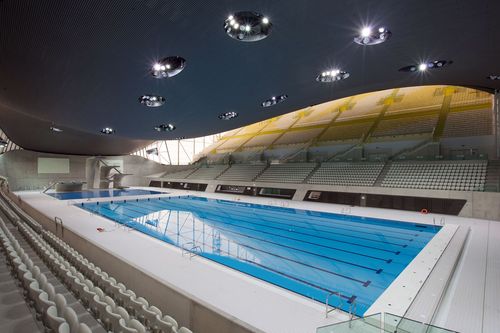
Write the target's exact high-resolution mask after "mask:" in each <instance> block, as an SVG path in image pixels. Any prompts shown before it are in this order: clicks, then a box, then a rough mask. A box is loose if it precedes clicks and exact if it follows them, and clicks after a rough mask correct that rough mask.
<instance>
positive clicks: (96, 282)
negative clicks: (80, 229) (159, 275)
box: [0, 191, 192, 333]
mask: <svg viewBox="0 0 500 333" xmlns="http://www.w3.org/2000/svg"><path fill="white" fill-rule="evenodd" d="M7 203H8V205H7ZM0 209H1V210H2V211H3V212H4V214H6V216H7V217H8V218H9V219H10V221H11V222H12V223H13V224H14V225H15V226H16V227H17V228H18V229H19V230H20V232H21V234H22V236H23V237H24V238H26V240H27V241H28V243H29V244H30V246H31V247H32V248H33V249H34V250H35V251H36V252H37V253H38V255H39V256H40V257H41V258H42V260H43V261H44V262H45V264H46V265H47V267H48V268H49V269H50V270H51V271H52V272H53V273H54V275H55V276H56V277H57V278H58V279H59V280H60V281H62V282H63V283H64V284H65V285H66V287H67V288H68V289H69V290H70V291H71V292H72V293H73V295H75V297H76V298H77V299H78V300H79V301H80V302H81V303H82V304H83V305H84V306H85V307H86V308H87V309H88V310H89V311H90V312H91V313H92V314H93V315H94V317H95V318H98V319H99V322H100V323H101V324H102V325H103V326H104V328H105V329H106V330H108V331H113V332H128V333H134V332H135V333H142V332H158V333H192V332H191V331H190V330H189V329H187V328H185V327H179V326H178V324H177V322H176V321H175V319H173V318H172V317H170V316H169V315H165V314H163V313H162V312H161V311H160V310H159V309H158V308H156V307H155V306H152V305H150V304H149V303H148V301H147V300H146V299H144V298H142V297H137V296H136V294H135V292H134V291H132V290H130V289H127V288H126V287H125V285H124V284H123V283H120V282H118V281H116V279H115V278H113V277H111V276H109V274H107V273H106V272H105V271H103V270H102V269H101V268H100V267H98V266H96V265H94V264H93V263H92V262H90V261H89V260H88V259H86V258H85V257H84V256H82V255H81V254H80V253H78V252H77V251H75V250H74V249H73V248H71V247H70V246H69V245H68V244H66V243H65V242H64V241H62V240H61V239H59V238H58V237H57V236H55V235H54V234H52V233H51V232H49V231H46V230H43V228H42V226H41V225H40V224H39V223H37V222H36V221H35V220H33V219H32V218H26V214H25V213H24V212H22V210H21V209H20V208H19V207H18V206H17V205H16V204H15V203H14V202H13V201H12V200H10V198H8V197H7V196H6V195H5V194H4V193H3V192H1V191H0ZM19 212H22V213H21V214H20V215H21V218H20V217H19V215H18V213H19ZM4 226H5V224H1V223H0V227H2V230H3V233H4V234H6V235H7V236H8V230H7V231H6V228H4ZM0 236H1V234H0ZM8 238H9V239H10V242H11V243H13V244H14V248H16V247H15V244H16V243H15V239H14V240H12V238H13V237H12V238H11V237H8ZM2 239H3V238H2ZM18 256H19V257H21V261H19V260H18V261H16V263H18V265H17V268H18V269H17V271H18V273H16V274H17V276H20V277H21V281H23V285H24V287H25V289H26V290H27V294H29V295H33V302H34V303H35V304H37V305H36V308H39V309H40V310H41V311H42V312H41V315H42V316H43V318H46V319H45V322H46V323H47V326H48V327H50V328H51V329H52V330H53V331H54V332H58V331H61V332H77V333H80V328H79V327H82V328H81V332H88V331H89V330H87V328H88V327H87V328H85V327H84V326H83V325H80V323H79V322H78V321H76V320H75V316H74V315H73V313H71V311H70V310H67V307H64V304H66V303H67V302H66V301H65V300H62V299H61V297H57V294H55V293H54V292H53V287H52V288H51V287H50V285H48V284H47V283H45V281H46V279H44V278H43V277H41V276H42V275H41V274H40V273H39V268H37V267H36V266H34V265H33V264H32V261H31V259H30V258H29V257H28V256H27V255H25V256H24V257H23V256H22V255H18ZM14 259H16V258H15V257H13V260H14ZM28 270H29V271H28ZM33 278H35V280H36V281H37V283H38V285H37V284H34V283H32V282H34V280H33ZM40 286H41V288H40ZM65 323H66V325H63V324H65ZM68 329H69V330H68ZM77 329H78V330H77Z"/></svg>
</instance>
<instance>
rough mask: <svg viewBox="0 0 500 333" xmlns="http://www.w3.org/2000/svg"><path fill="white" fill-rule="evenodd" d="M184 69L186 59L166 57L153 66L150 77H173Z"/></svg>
mask: <svg viewBox="0 0 500 333" xmlns="http://www.w3.org/2000/svg"><path fill="white" fill-rule="evenodd" d="M185 67H186V59H184V58H182V57H178V56H173V57H166V58H163V59H161V60H160V61H158V62H156V63H154V64H153V66H152V67H151V75H153V77H155V78H157V79H163V78H167V77H173V76H176V75H177V74H179V73H180V72H182V71H183V70H184V68H185Z"/></svg>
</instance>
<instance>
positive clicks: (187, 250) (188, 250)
mask: <svg viewBox="0 0 500 333" xmlns="http://www.w3.org/2000/svg"><path fill="white" fill-rule="evenodd" d="M187 245H190V246H191V247H186V246H187ZM201 251H202V250H201V247H200V246H199V245H195V243H194V242H187V243H184V245H183V246H182V256H184V255H185V254H188V255H189V259H191V258H193V257H196V256H197V255H198V253H199V252H201Z"/></svg>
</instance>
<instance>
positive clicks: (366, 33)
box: [354, 27, 392, 45]
mask: <svg viewBox="0 0 500 333" xmlns="http://www.w3.org/2000/svg"><path fill="white" fill-rule="evenodd" d="M391 36H392V33H391V32H390V31H389V30H388V29H387V28H385V27H380V28H378V29H376V31H374V30H373V29H372V28H371V27H364V28H363V29H361V31H360V32H359V35H358V36H356V37H354V42H355V43H357V44H359V45H377V44H381V43H383V42H385V41H386V40H388V39H389V38H390V37H391Z"/></svg>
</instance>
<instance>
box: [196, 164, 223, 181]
mask: <svg viewBox="0 0 500 333" xmlns="http://www.w3.org/2000/svg"><path fill="white" fill-rule="evenodd" d="M228 167H229V166H228V165H224V164H218V165H208V166H202V167H200V168H198V169H197V170H196V171H195V172H193V173H192V174H190V175H189V176H188V177H187V178H188V179H207V180H212V179H215V178H217V177H218V176H219V175H220V174H221V173H223V172H224V171H225V170H226V169H227V168H228Z"/></svg>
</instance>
